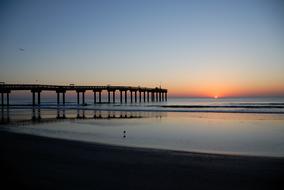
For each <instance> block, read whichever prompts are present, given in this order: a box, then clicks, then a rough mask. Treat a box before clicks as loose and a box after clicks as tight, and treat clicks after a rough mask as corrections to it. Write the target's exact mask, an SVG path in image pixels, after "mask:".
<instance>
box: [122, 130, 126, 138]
mask: <svg viewBox="0 0 284 190" xmlns="http://www.w3.org/2000/svg"><path fill="white" fill-rule="evenodd" d="M125 137H126V131H125V130H124V131H123V138H125Z"/></svg>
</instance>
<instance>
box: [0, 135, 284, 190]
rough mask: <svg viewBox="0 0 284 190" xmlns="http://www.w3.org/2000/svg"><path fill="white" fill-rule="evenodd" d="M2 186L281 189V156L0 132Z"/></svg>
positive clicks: (283, 183) (283, 167) (283, 164)
mask: <svg viewBox="0 0 284 190" xmlns="http://www.w3.org/2000/svg"><path fill="white" fill-rule="evenodd" d="M0 151H1V156H0V159H1V170H0V171H1V176H2V177H1V186H2V187H3V186H4V185H8V188H6V189H12V188H14V187H18V188H19V187H20V188H21V189H69V190H70V189H133V190H135V189H144V190H145V189H284V180H283V176H284V158H269V157H251V156H229V155H215V154H201V153H188V152H179V151H166V150H154V149H142V148H128V147H119V146H109V145H102V144H94V143H84V142H76V141H69V140H60V139H52V138H46V137H37V136H32V135H24V134H15V133H10V132H3V131H1V132H0Z"/></svg>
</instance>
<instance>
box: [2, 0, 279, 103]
mask: <svg viewBox="0 0 284 190" xmlns="http://www.w3.org/2000/svg"><path fill="white" fill-rule="evenodd" d="M0 81H3V82H6V83H43V84H69V83H75V84H78V85H79V84H80V85H89V84H92V85H107V84H112V85H132V86H148V87H155V86H159V85H160V84H161V86H162V87H164V88H168V89H169V94H170V95H171V96H190V97H213V96H219V97H231V96H234V97H236V96H284V1H281V0H187V1H186V0H183V1H182V0H140V1H138V0H130V1H123V0H113V1H110V0H104V1H103V0H102V1H95V0H94V1H86V0H77V1H72V0H66V1H64V0H57V1H55V0H54V1H51V0H46V1H42V0H34V1H31V0H18V1H14V0H7V1H5V0H4V1H3V0H1V1H0Z"/></svg>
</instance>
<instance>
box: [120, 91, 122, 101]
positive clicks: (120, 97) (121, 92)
mask: <svg viewBox="0 0 284 190" xmlns="http://www.w3.org/2000/svg"><path fill="white" fill-rule="evenodd" d="M120 103H121V104H122V90H120Z"/></svg>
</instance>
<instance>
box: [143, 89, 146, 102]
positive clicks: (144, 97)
mask: <svg viewBox="0 0 284 190" xmlns="http://www.w3.org/2000/svg"><path fill="white" fill-rule="evenodd" d="M145 95H146V92H145V91H144V92H143V99H144V102H146V96H145Z"/></svg>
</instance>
